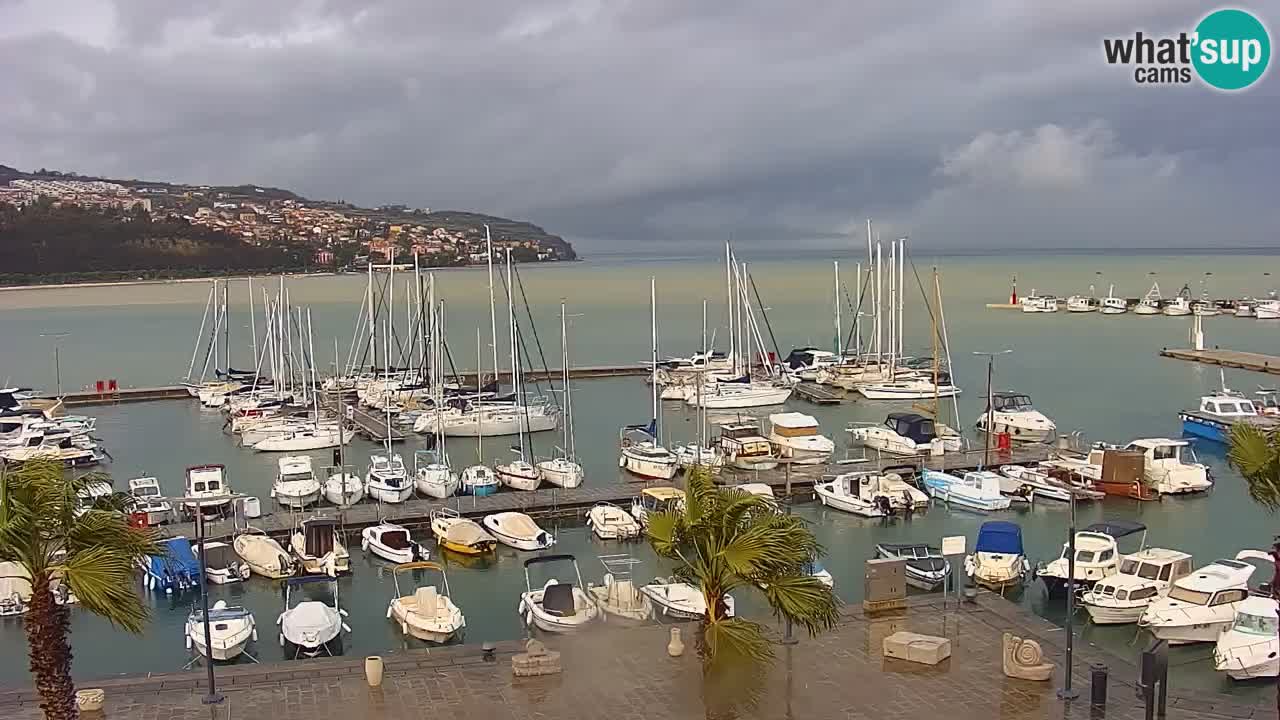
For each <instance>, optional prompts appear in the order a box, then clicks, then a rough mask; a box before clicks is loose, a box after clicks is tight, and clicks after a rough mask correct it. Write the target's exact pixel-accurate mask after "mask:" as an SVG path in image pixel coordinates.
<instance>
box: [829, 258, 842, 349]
mask: <svg viewBox="0 0 1280 720" xmlns="http://www.w3.org/2000/svg"><path fill="white" fill-rule="evenodd" d="M831 265H832V267H833V276H834V284H833V285H832V289H831V293H832V294H831V300H832V302H833V303H834V307H835V311H836V316H835V321H836V342H835V353H836V357H837V358H839V357H840V343H841V341H842V340H843V338H844V333H843V331H842V329H841V327H840V261H839V260H832V261H831Z"/></svg>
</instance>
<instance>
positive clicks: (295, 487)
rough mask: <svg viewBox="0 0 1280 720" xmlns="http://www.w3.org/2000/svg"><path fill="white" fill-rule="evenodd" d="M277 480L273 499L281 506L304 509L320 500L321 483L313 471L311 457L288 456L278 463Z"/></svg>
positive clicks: (273, 487)
mask: <svg viewBox="0 0 1280 720" xmlns="http://www.w3.org/2000/svg"><path fill="white" fill-rule="evenodd" d="M276 468H277V472H276V480H275V482H274V483H272V485H271V497H273V498H275V499H276V502H278V503H280V504H281V505H283V506H285V507H287V508H292V509H298V510H300V509H302V508H305V507H306V506H308V505H312V504H314V503H315V502H316V501H318V500H319V499H320V481H319V480H317V479H316V474H315V472H314V471H313V470H312V469H311V456H309V455H286V456H285V457H282V458H280V459H279V460H277V461H276Z"/></svg>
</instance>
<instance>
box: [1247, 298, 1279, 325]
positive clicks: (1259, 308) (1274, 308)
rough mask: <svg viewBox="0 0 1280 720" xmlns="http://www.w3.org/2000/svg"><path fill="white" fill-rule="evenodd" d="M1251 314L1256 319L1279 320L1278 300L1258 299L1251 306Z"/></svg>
mask: <svg viewBox="0 0 1280 720" xmlns="http://www.w3.org/2000/svg"><path fill="white" fill-rule="evenodd" d="M1253 316H1254V317H1255V318H1256V319H1258V320H1280V300H1277V299H1275V298H1271V299H1269V300H1259V301H1258V303H1257V304H1256V305H1254V306H1253Z"/></svg>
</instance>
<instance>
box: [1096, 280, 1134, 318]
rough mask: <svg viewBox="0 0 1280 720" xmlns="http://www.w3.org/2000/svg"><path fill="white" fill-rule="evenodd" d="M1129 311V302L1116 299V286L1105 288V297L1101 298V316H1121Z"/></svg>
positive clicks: (1120, 298)
mask: <svg viewBox="0 0 1280 720" xmlns="http://www.w3.org/2000/svg"><path fill="white" fill-rule="evenodd" d="M1128 311H1129V301H1128V300H1125V299H1124V298H1122V297H1116V286H1115V285H1112V286H1111V287H1109V288H1107V296H1106V297H1104V298H1102V314H1103V315H1123V314H1124V313H1126V312H1128Z"/></svg>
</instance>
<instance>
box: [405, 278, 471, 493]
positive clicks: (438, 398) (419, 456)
mask: <svg viewBox="0 0 1280 720" xmlns="http://www.w3.org/2000/svg"><path fill="white" fill-rule="evenodd" d="M431 286H432V288H433V294H432V297H433V298H434V287H435V278H434V276H433V277H432V281H431ZM431 322H432V329H431V347H432V361H431V371H432V374H433V376H434V377H433V378H432V382H431V386H432V390H433V392H434V393H435V396H434V403H433V404H434V405H435V407H434V409H433V410H432V412H434V413H435V414H436V415H437V418H438V416H439V414H440V410H441V408H442V407H443V406H444V362H443V360H444V358H443V357H442V356H443V353H442V352H441V348H442V338H443V337H444V303H443V302H441V304H440V310H439V313H438V314H436V313H434V312H433V313H432V316H431ZM434 432H435V447H434V448H433V449H432V450H418V451H416V452H414V454H413V478H414V485H416V486H417V488H418V492H419V493H421V494H423V495H425V496H427V497H429V498H436V499H444V498H447V497H449V496H451V495H453V494H455V493H457V492H458V488H459V487H460V486H461V481H460V480H459V478H458V474H457V473H455V472H454V471H453V468H452V467H451V466H450V465H449V456H448V455H447V454H446V453H445V451H444V428H443V427H442V426H441V425H440V424H439V423H437V424H436V427H435V430H434Z"/></svg>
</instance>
